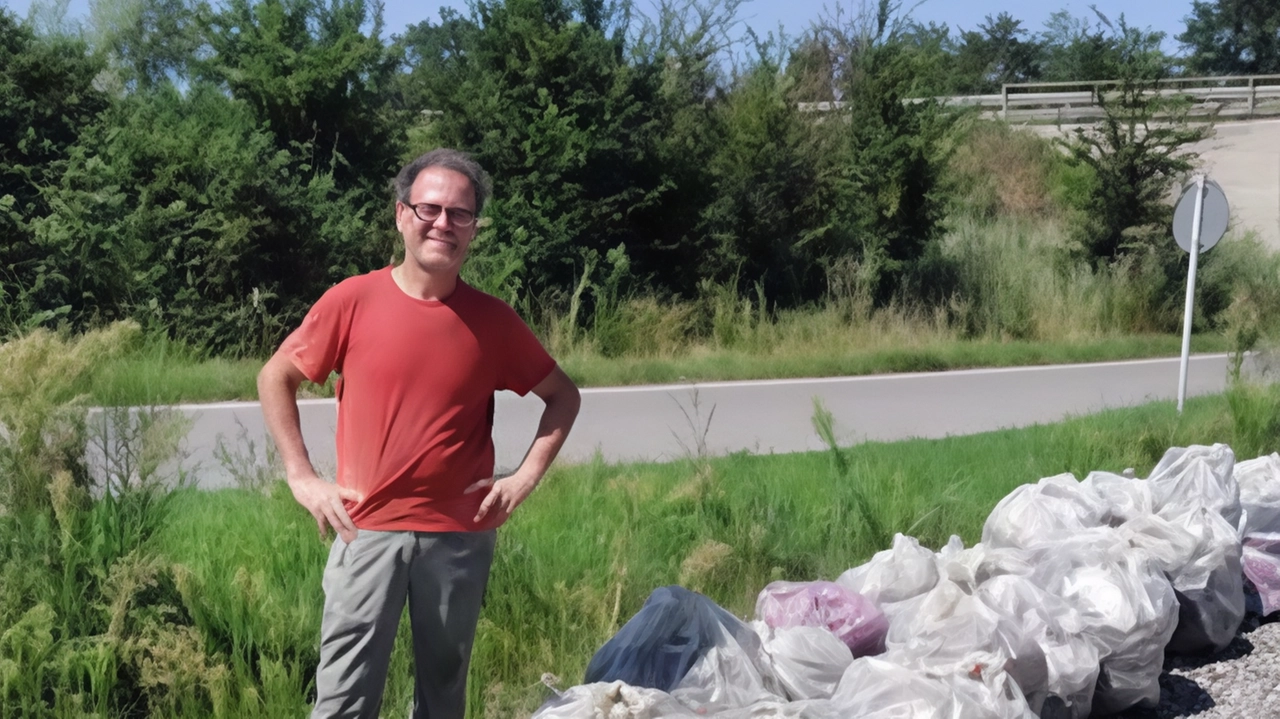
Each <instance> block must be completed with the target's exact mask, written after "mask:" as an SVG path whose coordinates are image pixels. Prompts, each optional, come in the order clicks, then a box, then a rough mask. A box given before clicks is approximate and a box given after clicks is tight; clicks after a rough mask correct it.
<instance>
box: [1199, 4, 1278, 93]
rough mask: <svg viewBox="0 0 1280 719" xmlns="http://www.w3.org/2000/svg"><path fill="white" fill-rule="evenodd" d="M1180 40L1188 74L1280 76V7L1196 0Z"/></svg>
mask: <svg viewBox="0 0 1280 719" xmlns="http://www.w3.org/2000/svg"><path fill="white" fill-rule="evenodd" d="M1186 23H1187V29H1186V31H1185V32H1183V33H1182V34H1181V35H1179V36H1178V41H1179V42H1180V43H1182V47H1183V49H1184V50H1187V51H1190V55H1189V56H1188V57H1187V70H1188V71H1189V72H1192V73H1195V74H1206V75H1258V74H1266V73H1277V72H1280V5H1278V4H1276V3H1274V2H1257V1H1256V0H1195V2H1193V3H1191V14H1190V15H1188V16H1187V17H1186Z"/></svg>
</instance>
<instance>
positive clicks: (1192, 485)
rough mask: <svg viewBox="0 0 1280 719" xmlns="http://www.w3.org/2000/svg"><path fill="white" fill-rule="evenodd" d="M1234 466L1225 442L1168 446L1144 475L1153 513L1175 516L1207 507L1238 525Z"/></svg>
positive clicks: (1173, 517)
mask: <svg viewBox="0 0 1280 719" xmlns="http://www.w3.org/2000/svg"><path fill="white" fill-rule="evenodd" d="M1234 469H1235V454H1234V453H1232V451H1231V448H1230V447H1228V446H1227V445H1225V444H1215V445H1213V446H1212V447H1205V446H1203V445H1193V446H1190V447H1173V448H1171V449H1169V450H1168V451H1167V452H1165V453H1164V457H1162V458H1161V459H1160V462H1159V463H1158V464H1156V466H1155V469H1152V470H1151V475H1150V476H1149V477H1148V478H1147V482H1148V484H1149V485H1150V487H1151V493H1152V497H1153V498H1154V500H1155V510H1156V514H1159V515H1160V516H1162V517H1165V518H1166V519H1175V518H1177V517H1179V516H1181V515H1182V514H1185V513H1186V512H1188V511H1191V510H1194V509H1196V508H1198V507H1206V508H1208V509H1211V510H1213V511H1214V512H1217V513H1218V514H1221V515H1222V518H1223V519H1225V520H1227V523H1228V524H1230V525H1231V526H1232V527H1237V528H1238V527H1240V526H1241V522H1240V518H1241V509H1240V486H1239V485H1238V484H1237V483H1236V480H1235V475H1234V473H1233V471H1234Z"/></svg>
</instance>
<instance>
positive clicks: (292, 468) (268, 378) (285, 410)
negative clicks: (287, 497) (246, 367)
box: [258, 357, 315, 478]
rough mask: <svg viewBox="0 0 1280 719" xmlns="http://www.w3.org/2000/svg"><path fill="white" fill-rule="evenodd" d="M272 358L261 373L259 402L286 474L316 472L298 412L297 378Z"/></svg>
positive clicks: (298, 383) (259, 377)
mask: <svg viewBox="0 0 1280 719" xmlns="http://www.w3.org/2000/svg"><path fill="white" fill-rule="evenodd" d="M289 369H290V368H287V367H282V366H281V364H280V361H279V358H275V357H273V358H272V359H271V361H270V362H268V363H267V365H266V366H265V367H263V368H262V372H261V373H260V374H259V375H258V401H259V403H260V404H261V405H262V417H263V420H264V421H265V422H266V425H267V430H268V431H269V432H270V433H271V438H272V439H273V440H275V443H276V449H277V450H278V451H279V453H280V460H281V462H283V463H284V468H285V472H286V474H287V475H288V476H289V477H290V478H292V477H296V476H299V475H308V474H315V470H314V469H313V468H312V466H311V457H310V455H309V454H308V453H307V447H306V444H305V443H304V442H303V439H302V420H301V418H300V417H299V414H298V399H297V397H298V385H300V384H301V381H298V380H297V379H296V378H295V377H292V376H290V372H289V371H288V370H289Z"/></svg>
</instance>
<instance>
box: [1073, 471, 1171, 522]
mask: <svg viewBox="0 0 1280 719" xmlns="http://www.w3.org/2000/svg"><path fill="white" fill-rule="evenodd" d="M1080 487H1081V489H1083V490H1085V491H1087V492H1090V493H1091V494H1093V496H1095V497H1097V498H1098V499H1099V500H1100V501H1101V502H1102V505H1103V506H1104V507H1105V510H1104V512H1103V515H1102V518H1101V519H1102V524H1104V525H1107V526H1110V527H1118V526H1120V525H1121V524H1124V523H1125V522H1128V521H1130V520H1132V519H1136V518H1138V517H1143V516H1146V515H1149V514H1151V513H1153V512H1154V511H1155V497H1154V496H1153V495H1152V493H1151V485H1150V484H1148V483H1147V481H1146V480H1142V479H1133V478H1132V477H1126V476H1124V475H1120V474H1112V473H1111V472H1090V473H1089V476H1087V477H1085V478H1084V479H1083V480H1081V482H1080Z"/></svg>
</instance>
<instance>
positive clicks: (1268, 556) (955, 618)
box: [534, 445, 1280, 719]
mask: <svg viewBox="0 0 1280 719" xmlns="http://www.w3.org/2000/svg"><path fill="white" fill-rule="evenodd" d="M1246 578H1247V580H1248V581H1249V582H1251V583H1252V585H1253V586H1254V587H1255V588H1256V590H1257V592H1258V596H1259V599H1260V601H1261V604H1262V611H1263V613H1264V614H1270V613H1271V612H1274V611H1276V610H1277V609H1280V455H1277V454H1272V455H1270V456H1266V457H1259V458H1258V459H1253V460H1248V461H1245V462H1240V463H1236V462H1235V456H1234V454H1233V453H1232V452H1231V449H1230V448H1229V447H1227V446H1225V445H1214V446H1212V447H1203V446H1193V447H1189V448H1175V449H1170V450H1169V451H1168V452H1167V453H1166V454H1165V456H1164V458H1163V459H1162V460H1161V461H1160V463H1159V464H1158V465H1156V467H1155V469H1153V470H1152V472H1151V474H1150V476H1149V477H1147V478H1146V479H1135V478H1132V477H1129V476H1123V475H1117V474H1111V473H1107V472H1094V473H1092V474H1090V475H1089V476H1088V477H1086V478H1085V479H1084V480H1082V481H1078V480H1076V478H1075V477H1073V476H1071V475H1069V474H1068V475H1059V476H1055V477H1047V478H1045V479H1042V480H1040V481H1039V482H1038V483H1036V484H1028V485H1023V486H1021V487H1019V488H1017V489H1016V490H1014V491H1013V492H1012V493H1010V494H1009V495H1008V496H1007V497H1005V498H1004V499H1003V500H1002V501H1001V502H1000V503H999V504H998V505H996V507H995V509H994V510H993V511H992V512H991V514H990V516H989V517H988V518H987V521H986V524H985V525H984V526H983V531H982V541H981V542H979V543H978V544H976V545H974V546H972V547H965V546H964V545H963V543H962V542H961V541H960V539H959V538H958V537H952V538H951V541H950V542H949V543H948V544H947V545H946V546H945V547H942V548H941V549H940V550H939V551H937V552H935V551H933V550H931V549H928V548H926V547H922V546H920V544H919V542H917V541H916V540H915V539H913V538H911V537H907V536H903V535H901V534H899V535H897V536H895V537H894V541H893V546H892V547H890V548H888V549H886V550H884V551H881V552H879V553H877V554H876V555H875V556H874V557H872V558H871V560H870V561H868V562H867V563H866V564H863V565H861V566H858V567H854V568H852V569H850V570H848V571H847V572H845V573H844V574H842V575H840V577H839V578H838V579H836V581H834V582H823V581H815V582H774V583H772V584H770V585H768V586H767V587H765V588H764V590H763V591H762V592H761V593H760V595H759V599H758V600H757V603H756V610H755V619H754V621H752V622H750V623H747V622H744V621H742V620H740V619H738V618H737V617H735V616H733V615H732V614H730V613H729V612H727V611H725V610H724V609H722V608H720V607H719V606H717V605H716V604H715V603H714V602H712V601H711V600H710V599H708V598H707V597H704V596H702V595H700V594H697V593H695V592H691V591H689V590H687V589H684V588H682V587H678V586H671V587H661V588H659V589H657V590H655V591H654V592H653V594H652V595H651V596H650V597H649V599H648V601H647V602H645V605H644V606H643V607H642V608H641V609H640V611H639V612H638V613H637V614H636V615H635V616H634V617H633V618H632V619H631V620H630V621H629V622H627V624H626V625H625V626H623V627H622V629H621V630H620V631H619V632H618V633H617V634H616V635H615V636H614V637H613V638H612V639H610V640H609V641H608V642H607V643H605V645H604V646H603V647H601V648H600V649H599V651H597V652H596V654H595V656H594V657H592V659H591V663H590V665H589V666H588V668H587V672H586V677H585V683H584V684H582V685H580V686H575V687H573V688H571V689H568V690H567V691H564V692H557V693H556V696H553V697H552V698H551V699H549V700H548V701H547V702H546V703H545V704H544V705H543V706H542V707H541V708H540V709H539V710H538V712H537V713H535V714H534V719H580V718H595V717H601V718H607V719H626V718H634V719H642V718H643V719H667V718H673V717H708V716H710V717H717V718H718V719H747V718H748V717H764V716H768V717H795V718H797V719H800V718H805V719H827V718H831V719H836V718H843V717H859V718H862V719H874V718H877V717H883V718H885V719H888V718H890V717H892V718H894V719H933V718H937V719H942V718H944V717H946V718H949V717H965V718H966V719H970V718H971V719H987V718H989V719H1026V718H1029V717H1043V718H1051V719H1083V718H1084V717H1088V716H1090V715H1091V714H1095V713H1096V714H1108V713H1115V712H1119V711H1122V710H1124V709H1127V708H1130V707H1134V706H1154V705H1155V704H1156V703H1157V702H1158V700H1159V697H1160V686H1159V681H1158V680H1159V677H1160V673H1161V669H1162V665H1163V660H1164V656H1165V653H1166V652H1168V653H1170V654H1206V653H1212V652H1216V651H1219V650H1222V649H1223V648H1225V647H1226V646H1227V645H1228V644H1229V643H1230V642H1231V640H1232V639H1233V638H1234V637H1235V635H1236V632H1237V630H1238V628H1239V626H1240V623H1241V621H1242V620H1243V619H1244V614H1245V591H1244V589H1245V587H1244V582H1245V580H1246Z"/></svg>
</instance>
